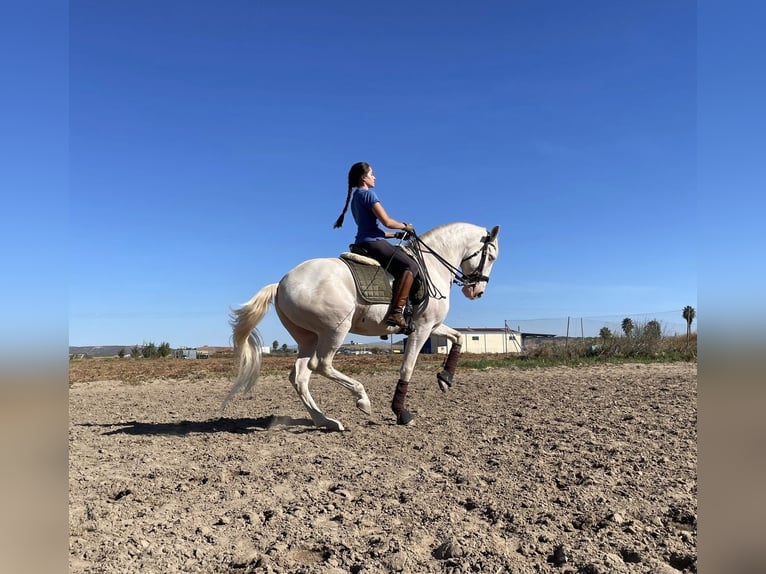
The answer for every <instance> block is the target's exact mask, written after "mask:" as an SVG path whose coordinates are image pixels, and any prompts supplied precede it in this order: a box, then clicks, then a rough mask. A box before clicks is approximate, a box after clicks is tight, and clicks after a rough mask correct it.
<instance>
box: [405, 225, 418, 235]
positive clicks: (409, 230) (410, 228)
mask: <svg viewBox="0 0 766 574" xmlns="http://www.w3.org/2000/svg"><path fill="white" fill-rule="evenodd" d="M403 225H404V227H403V228H402V229H404V231H405V232H406V233H407V234H408V235H415V228H414V227H413V226H412V223H404V224H403Z"/></svg>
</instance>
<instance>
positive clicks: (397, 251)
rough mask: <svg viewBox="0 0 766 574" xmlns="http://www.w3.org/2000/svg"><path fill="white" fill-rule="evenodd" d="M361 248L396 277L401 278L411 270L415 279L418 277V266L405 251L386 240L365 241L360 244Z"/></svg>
mask: <svg viewBox="0 0 766 574" xmlns="http://www.w3.org/2000/svg"><path fill="white" fill-rule="evenodd" d="M358 245H359V247H362V248H364V249H365V250H366V251H367V254H368V255H369V256H370V257H372V258H373V259H374V260H375V261H377V262H378V263H380V264H381V265H382V266H383V269H385V270H387V271H388V272H389V273H391V274H392V275H393V276H394V277H399V276H401V274H402V273H404V272H405V271H407V270H409V271H411V272H412V276H413V277H417V276H418V264H417V263H416V262H415V260H414V259H413V258H412V257H410V256H409V255H407V253H405V252H404V250H403V249H401V248H399V247H395V246H393V245H391V244H390V243H389V242H388V241H386V240H385V239H378V240H376V241H365V242H364V243H359V244H358Z"/></svg>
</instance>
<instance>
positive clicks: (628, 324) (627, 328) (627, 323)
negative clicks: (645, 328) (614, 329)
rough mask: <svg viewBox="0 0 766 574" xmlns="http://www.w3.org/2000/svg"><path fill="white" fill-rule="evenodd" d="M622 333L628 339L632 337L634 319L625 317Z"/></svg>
mask: <svg viewBox="0 0 766 574" xmlns="http://www.w3.org/2000/svg"><path fill="white" fill-rule="evenodd" d="M622 332H623V333H625V336H626V337H630V334H631V333H632V332H633V319H631V318H630V317H625V318H624V319H623V320H622Z"/></svg>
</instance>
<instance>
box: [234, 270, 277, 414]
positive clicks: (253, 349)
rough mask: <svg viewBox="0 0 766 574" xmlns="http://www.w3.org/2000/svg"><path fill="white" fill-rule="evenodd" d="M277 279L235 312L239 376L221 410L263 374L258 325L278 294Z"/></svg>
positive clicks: (235, 341)
mask: <svg viewBox="0 0 766 574" xmlns="http://www.w3.org/2000/svg"><path fill="white" fill-rule="evenodd" d="M277 286H278V284H277V283H272V284H271V285H266V287H264V288H263V289H261V290H260V291H258V293H256V294H255V295H254V296H253V298H252V299H250V301H248V302H247V303H245V304H244V305H242V306H241V307H240V308H239V309H236V310H234V311H232V312H231V321H230V324H231V327H232V339H233V342H234V352H235V353H236V354H237V356H238V357H239V370H238V372H237V378H236V380H235V381H234V384H233V385H232V387H231V390H230V391H229V394H228V395H226V399H224V401H223V406H222V407H221V410H223V409H225V408H226V405H227V404H228V403H229V401H230V400H231V399H232V397H233V396H234V395H236V394H237V393H238V392H239V391H244V392H248V391H250V390H251V389H252V388H253V386H254V385H255V383H256V381H257V380H258V376H259V375H260V374H261V346H262V343H261V336H260V334H259V333H258V330H257V329H256V328H255V327H256V325H258V323H260V322H261V320H262V319H263V317H264V316H265V315H266V313H267V312H268V310H269V305H271V303H273V302H274V298H275V297H276V295H277Z"/></svg>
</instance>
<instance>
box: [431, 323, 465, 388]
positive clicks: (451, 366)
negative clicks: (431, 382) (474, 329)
mask: <svg viewBox="0 0 766 574" xmlns="http://www.w3.org/2000/svg"><path fill="white" fill-rule="evenodd" d="M433 334H434V335H442V336H444V337H447V339H448V340H449V341H450V342H451V343H452V348H451V349H450V351H449V355H447V359H446V360H445V361H444V364H443V365H442V367H443V368H442V371H441V372H439V374H437V375H436V382H437V383H439V389H441V391H442V392H443V393H446V392H447V390H448V389H449V388H450V387H451V386H452V378H453V377H454V376H455V370H456V368H457V359H458V357H459V356H460V349H461V348H462V346H463V336H462V335H461V334H460V332H459V331H456V330H455V329H453V328H452V327H447V325H444V324H442V325H439V326H438V327H436V329H434V330H433Z"/></svg>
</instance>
